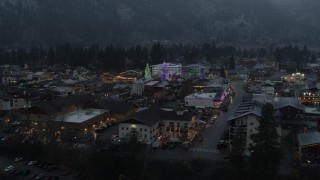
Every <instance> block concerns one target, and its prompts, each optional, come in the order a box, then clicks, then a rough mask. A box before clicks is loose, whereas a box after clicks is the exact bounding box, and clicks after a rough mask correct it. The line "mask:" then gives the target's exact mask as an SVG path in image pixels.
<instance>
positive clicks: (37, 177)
mask: <svg viewBox="0 0 320 180" xmlns="http://www.w3.org/2000/svg"><path fill="white" fill-rule="evenodd" d="M44 177H45V175H44V174H43V173H41V174H39V175H38V176H36V177H35V179H37V180H39V179H44Z"/></svg>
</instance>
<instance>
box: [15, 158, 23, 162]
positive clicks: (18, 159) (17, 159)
mask: <svg viewBox="0 0 320 180" xmlns="http://www.w3.org/2000/svg"><path fill="white" fill-rule="evenodd" d="M22 159H23V158H22V157H16V158H14V162H19V161H22Z"/></svg>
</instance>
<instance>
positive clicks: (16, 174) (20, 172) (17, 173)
mask: <svg viewBox="0 0 320 180" xmlns="http://www.w3.org/2000/svg"><path fill="white" fill-rule="evenodd" d="M22 173H23V171H22V170H20V171H17V172H16V173H14V175H15V176H18V175H20V174H22Z"/></svg>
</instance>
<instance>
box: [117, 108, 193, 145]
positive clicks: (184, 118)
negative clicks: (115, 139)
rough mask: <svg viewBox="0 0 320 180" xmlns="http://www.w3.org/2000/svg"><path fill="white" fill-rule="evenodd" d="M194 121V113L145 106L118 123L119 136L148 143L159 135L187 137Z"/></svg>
mask: <svg viewBox="0 0 320 180" xmlns="http://www.w3.org/2000/svg"><path fill="white" fill-rule="evenodd" d="M194 122H195V117H194V114H193V113H192V112H189V111H186V110H182V109H177V110H173V109H160V108H147V109H143V110H141V111H138V112H136V113H135V114H133V115H132V116H130V117H129V118H127V120H125V121H123V122H121V123H120V124H119V137H120V138H122V139H127V140H128V139H129V140H132V139H133V140H138V141H143V142H145V143H148V144H150V143H152V142H154V141H155V140H157V138H159V137H179V138H181V139H188V136H190V134H189V135H188V133H189V130H190V128H192V126H193V124H194Z"/></svg>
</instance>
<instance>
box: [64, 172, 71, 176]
mask: <svg viewBox="0 0 320 180" xmlns="http://www.w3.org/2000/svg"><path fill="white" fill-rule="evenodd" d="M70 174H71V171H66V172H64V173H63V175H64V176H69V175H70Z"/></svg>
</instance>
